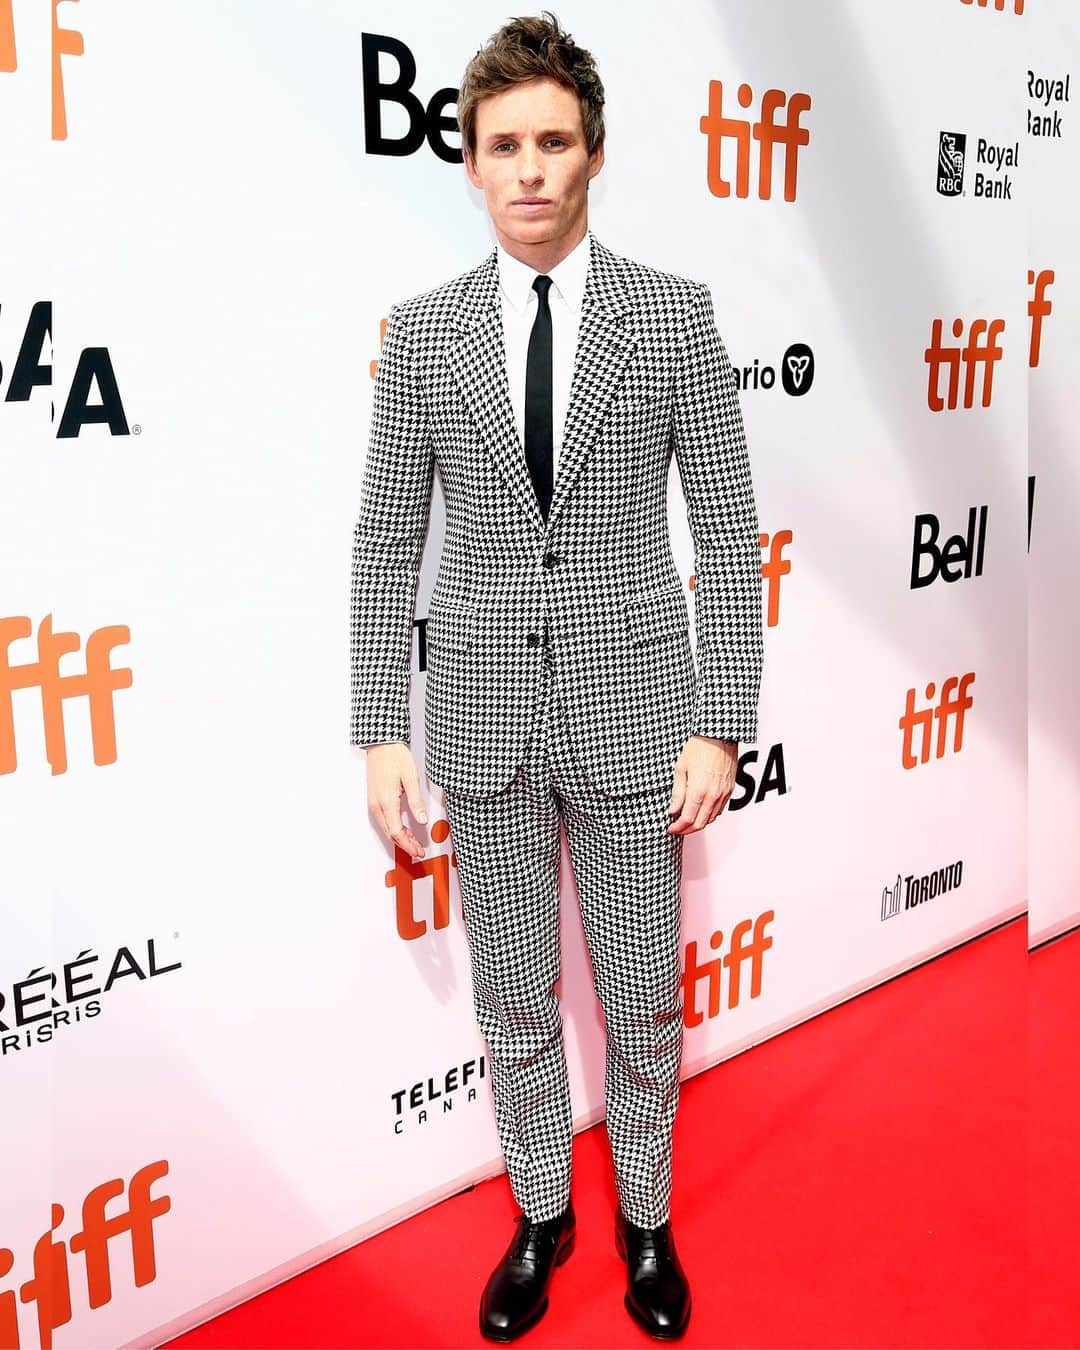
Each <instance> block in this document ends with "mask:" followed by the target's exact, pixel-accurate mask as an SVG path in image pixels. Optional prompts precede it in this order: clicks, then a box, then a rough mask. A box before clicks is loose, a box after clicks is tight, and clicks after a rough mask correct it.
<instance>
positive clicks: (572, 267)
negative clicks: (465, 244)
mask: <svg viewBox="0 0 1080 1350" xmlns="http://www.w3.org/2000/svg"><path fill="white" fill-rule="evenodd" d="M591 233H592V231H591V230H586V231H585V233H584V234H583V235H582V237H581V239H580V240H579V241H578V242H577V243H576V244H575V245H574V247H573V248H572V249H571V250H570V252H569V253H568V254H567V255H566V257H565V258H563V259H562V261H561V262H557V263H556V264H555V266H554V267H553V268H551V270H550V271H549V272H548V273H547V274H546V275H547V276H549V277H550V278H551V280H552V283H553V286H552V289H553V290H555V291H557V292H558V294H559V295H561V296H562V298H563V299H564V300H565V301H566V303H567V304H568V305H569V306H570V308H571V309H572V310H573V312H574V314H575V315H576V316H577V317H579V318H580V316H581V305H582V301H583V299H584V296H585V273H586V271H587V270H588V266H589V237H590V235H591ZM496 249H497V251H498V258H499V285H500V287H501V288H502V293H503V295H504V296H505V297H506V298H507V300H509V302H510V303H511V304H512V305H513V306H514V308H515V309H516V310H518V311H519V312H520V313H522V314H524V313H525V307H526V306H527V304H528V303H529V298H530V294H534V292H533V281H534V279H535V278H536V277H538V276H539V275H540V273H539V272H538V270H537V269H536V268H535V267H530V266H529V264H528V263H523V262H522V261H521V260H520V259H518V258H515V257H514V256H513V255H512V254H510V253H507V251H506V249H504V248H503V246H502V244H500V243H499V242H498V241H497V240H496Z"/></svg>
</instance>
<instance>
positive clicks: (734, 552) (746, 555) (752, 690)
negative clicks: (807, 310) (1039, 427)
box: [672, 283, 764, 741]
mask: <svg viewBox="0 0 1080 1350" xmlns="http://www.w3.org/2000/svg"><path fill="white" fill-rule="evenodd" d="M672 431H673V438H674V445H675V457H676V460H677V463H678V466H679V477H680V479H681V481H682V486H683V495H684V497H685V499H686V506H687V519H688V522H689V525H690V530H691V533H692V535H693V541H694V574H695V579H694V631H695V637H696V657H697V667H698V683H697V694H696V700H695V705H694V721H693V733H694V734H695V735H698V736H715V737H717V738H718V739H721V740H730V741H754V740H756V739H757V702H758V692H759V689H760V686H761V672H762V666H763V662H764V636H763V632H762V618H761V548H760V544H759V540H758V522H757V508H756V506H755V502H754V488H753V481H752V478H751V474H750V456H749V453H748V451H747V446H746V434H745V431H744V428H743V420H742V412H741V410H740V407H739V399H738V391H737V389H736V386H735V377H734V374H733V372H732V369H731V362H730V361H729V359H728V354H727V350H726V348H725V346H724V343H723V341H722V340H721V338H720V335H719V333H718V332H717V328H716V321H715V318H714V315H713V306H712V296H711V294H710V292H709V288H708V286H706V285H704V284H702V283H694V291H693V294H692V296H691V298H690V303H689V307H688V310H687V315H686V322H685V326H684V328H683V333H682V343H681V350H680V353H679V362H678V369H677V372H676V375H675V399H674V413H673V428H672Z"/></svg>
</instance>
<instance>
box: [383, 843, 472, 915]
mask: <svg viewBox="0 0 1080 1350" xmlns="http://www.w3.org/2000/svg"><path fill="white" fill-rule="evenodd" d="M449 837H450V822H449V821H448V820H436V821H433V822H432V825H431V840H432V843H434V844H443V843H445V842H446V840H447V839H448V838H449ZM451 866H454V867H456V866H457V855H456V854H455V853H454V851H453V849H452V848H451V849H450V851H449V852H447V851H445V850H444V851H443V852H441V853H433V854H432V856H431V857H430V858H414V857H413V856H412V854H411V853H407V852H406V851H405V849H403V848H399V847H398V846H397V844H395V845H394V866H393V867H391V869H390V870H389V872H387V873H386V885H387V887H388V888H389V889H391V890H392V891H393V892H394V913H395V916H396V919H397V933H398V937H399V938H401V939H402V940H403V941H405V942H413V941H414V940H415V939H416V938H420V937H423V936H424V934H425V933H426V932H427V931H428V921H427V919H424V918H421V917H420V916H419V915H418V914H417V883H418V882H419V881H427V880H430V882H431V887H430V898H431V922H432V928H433V929H435V930H438V929H440V928H446V927H447V926H448V924H449V923H450V868H451ZM462 917H463V918H464V906H463V907H462Z"/></svg>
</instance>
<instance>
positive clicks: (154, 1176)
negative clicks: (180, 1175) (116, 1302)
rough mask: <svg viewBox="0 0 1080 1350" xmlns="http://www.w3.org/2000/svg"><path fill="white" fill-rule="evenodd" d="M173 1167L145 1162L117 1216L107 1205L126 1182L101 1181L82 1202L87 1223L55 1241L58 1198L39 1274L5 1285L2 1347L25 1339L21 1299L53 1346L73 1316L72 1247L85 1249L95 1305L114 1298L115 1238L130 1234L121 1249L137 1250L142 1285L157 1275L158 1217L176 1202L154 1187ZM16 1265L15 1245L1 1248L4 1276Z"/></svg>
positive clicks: (135, 1267)
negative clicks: (58, 1332) (111, 1255)
mask: <svg viewBox="0 0 1080 1350" xmlns="http://www.w3.org/2000/svg"><path fill="white" fill-rule="evenodd" d="M168 1171H169V1164H168V1163H167V1162H165V1161H163V1160H162V1161H159V1162H152V1163H147V1165H146V1166H145V1167H141V1168H140V1169H139V1170H138V1171H137V1172H136V1173H135V1175H134V1176H133V1177H132V1178H131V1181H130V1182H129V1184H128V1186H127V1208H126V1209H124V1210H121V1211H120V1213H118V1214H114V1215H112V1217H111V1218H106V1217H105V1210H106V1207H107V1205H108V1203H109V1201H110V1200H112V1199H114V1198H115V1197H116V1196H118V1195H123V1194H124V1182H123V1180H122V1179H121V1178H119V1177H115V1178H113V1179H112V1180H110V1181H105V1182H103V1183H102V1184H101V1185H100V1186H95V1187H94V1189H93V1190H92V1191H91V1192H90V1193H89V1195H88V1196H87V1197H86V1199H85V1200H84V1201H83V1203H82V1212H81V1216H80V1217H81V1220H82V1228H81V1229H80V1230H79V1232H77V1233H73V1234H72V1235H71V1237H70V1238H69V1239H68V1241H67V1243H64V1241H63V1240H61V1241H59V1242H57V1241H54V1237H53V1235H54V1234H55V1232H56V1230H57V1228H59V1226H60V1225H61V1223H63V1221H64V1207H63V1205H58V1204H56V1203H55V1202H54V1203H53V1206H52V1222H51V1226H50V1227H49V1228H48V1229H47V1230H46V1231H45V1232H44V1233H42V1235H41V1237H40V1238H39V1239H38V1240H37V1242H36V1243H35V1244H34V1255H33V1269H34V1273H33V1276H32V1277H31V1278H30V1279H28V1280H25V1281H24V1282H23V1283H22V1284H18V1285H16V1286H15V1288H13V1289H4V1288H2V1287H0V1346H4V1347H6V1348H10V1350H19V1347H20V1345H21V1344H22V1342H21V1341H20V1340H19V1322H18V1303H19V1302H22V1303H25V1304H31V1303H32V1304H34V1305H35V1307H36V1310H37V1334H38V1344H39V1345H40V1346H41V1348H42V1350H51V1347H52V1343H53V1332H54V1331H55V1330H56V1329H57V1328H58V1327H62V1326H64V1325H65V1324H66V1323H67V1322H70V1321H71V1279H70V1274H69V1271H68V1257H67V1254H68V1248H70V1249H71V1251H72V1252H77V1253H81V1254H82V1265H83V1269H84V1274H85V1280H86V1301H87V1306H88V1307H90V1308H100V1307H103V1306H104V1305H105V1304H106V1303H108V1302H109V1301H110V1300H111V1299H112V1272H111V1270H110V1268H109V1242H110V1240H111V1239H112V1238H116V1237H120V1236H122V1235H123V1234H125V1233H126V1234H130V1237H129V1239H128V1241H127V1242H126V1243H123V1244H122V1245H121V1248H120V1250H121V1251H123V1252H125V1253H126V1252H127V1251H130V1252H131V1267H132V1273H133V1276H134V1280H135V1287H136V1288H137V1289H138V1288H141V1287H142V1286H143V1285H144V1284H150V1283H151V1282H152V1281H153V1280H154V1279H156V1277H157V1261H156V1258H155V1255H154V1229H153V1224H154V1220H155V1219H159V1218H160V1217H161V1216H162V1215H163V1214H167V1213H168V1212H169V1210H170V1208H171V1207H172V1201H171V1200H170V1198H169V1197H168V1196H167V1195H159V1196H157V1197H155V1198H154V1199H151V1198H150V1188H151V1186H152V1185H153V1184H154V1182H155V1181H157V1180H158V1179H159V1178H160V1177H163V1176H166V1175H167V1173H168ZM14 1266H15V1254H14V1252H12V1251H11V1249H10V1248H9V1247H0V1280H4V1279H5V1277H6V1276H8V1275H10V1274H11V1272H12V1270H13V1269H14Z"/></svg>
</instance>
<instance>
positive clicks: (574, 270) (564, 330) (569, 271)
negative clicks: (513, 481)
mask: <svg viewBox="0 0 1080 1350" xmlns="http://www.w3.org/2000/svg"><path fill="white" fill-rule="evenodd" d="M496 248H497V250H498V255H499V290H500V292H501V294H502V320H503V337H504V339H505V343H506V375H507V378H508V379H509V381H510V402H511V404H512V405H513V409H514V420H515V422H516V423H517V431H518V438H519V439H520V441H521V444H522V446H523V447H524V445H525V369H526V365H527V362H528V356H529V337H530V335H531V334H532V326H533V320H534V319H535V318H536V311H537V306H538V305H539V303H540V297H539V296H538V295H537V294H536V292H535V291H534V290H533V280H534V279H535V278H536V277H538V276H539V275H540V273H539V272H538V271H537V270H536V268H535V267H530V266H529V264H528V263H523V262H521V261H519V260H518V259H517V258H515V257H513V256H512V255H511V254H509V253H507V251H506V250H505V249H504V248H503V246H502V244H500V243H498V242H496ZM588 265H589V231H588V230H586V231H585V233H584V235H583V236H582V237H581V240H580V241H579V242H578V243H577V244H575V245H574V247H573V248H572V249H571V250H570V252H569V253H568V254H567V255H566V257H565V258H563V260H562V261H561V262H558V263H556V264H555V266H554V267H553V268H552V269H551V271H550V272H547V273H545V275H546V276H549V277H550V278H551V282H552V284H551V286H550V288H549V289H548V305H549V307H550V309H551V439H552V461H553V462H552V482H553V483H554V481H555V476H556V475H557V474H558V472H559V451H560V450H561V449H562V435H563V423H564V422H565V421H566V405H567V403H568V402H569V400H570V382H571V380H572V379H573V375H574V356H575V354H576V352H577V336H578V323H579V321H580V319H581V303H582V300H583V298H584V295H585V273H586V270H587V269H588Z"/></svg>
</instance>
